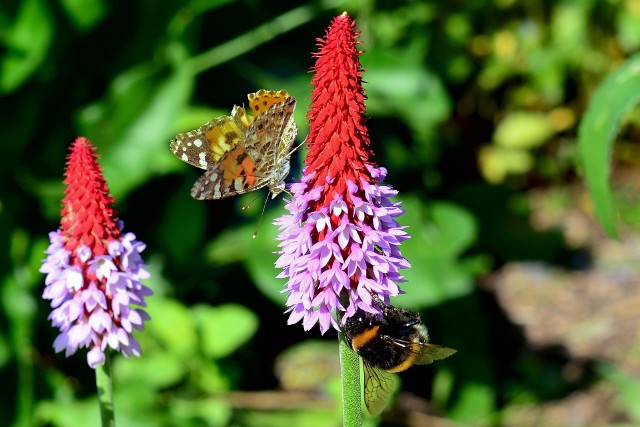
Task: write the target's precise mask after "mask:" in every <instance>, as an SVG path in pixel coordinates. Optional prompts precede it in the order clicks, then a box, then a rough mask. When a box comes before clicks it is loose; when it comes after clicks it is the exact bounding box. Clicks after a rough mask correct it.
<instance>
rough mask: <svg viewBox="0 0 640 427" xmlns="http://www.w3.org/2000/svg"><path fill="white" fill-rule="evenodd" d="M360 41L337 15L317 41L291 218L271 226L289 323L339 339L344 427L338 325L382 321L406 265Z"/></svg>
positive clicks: (348, 363) (353, 410) (348, 365)
mask: <svg viewBox="0 0 640 427" xmlns="http://www.w3.org/2000/svg"><path fill="white" fill-rule="evenodd" d="M358 36H359V32H358V31H356V30H355V22H354V21H353V20H352V19H351V18H350V17H349V15H348V14H347V13H346V12H345V13H343V14H341V15H339V16H337V17H336V18H335V19H334V20H333V21H332V23H331V25H330V26H329V28H328V30H327V33H326V35H325V37H323V38H322V39H318V47H319V50H318V52H316V53H315V54H314V57H315V58H316V63H315V65H314V66H313V68H312V71H313V72H314V76H313V78H312V85H313V93H312V97H311V106H310V108H309V112H308V114H307V118H308V119H309V125H310V129H309V135H308V137H307V144H308V145H309V153H308V154H307V157H306V160H305V167H304V169H303V173H302V179H301V182H299V183H294V184H293V185H291V187H290V191H291V194H292V198H291V200H289V201H288V202H287V205H286V209H287V210H288V211H289V214H287V215H284V216H282V217H281V218H279V219H277V220H276V222H275V224H276V225H278V226H279V228H280V235H279V240H280V241H281V242H280V251H279V252H278V253H279V254H280V257H279V258H278V260H277V261H276V267H278V268H282V272H281V273H280V275H279V276H278V277H282V278H287V279H288V280H287V284H286V289H285V290H284V292H287V293H288V299H287V306H288V310H287V312H288V313H289V319H288V323H289V324H294V323H297V322H302V325H303V327H304V329H305V330H309V329H311V328H312V327H313V326H314V325H316V324H317V325H318V326H319V328H320V332H321V333H323V334H324V333H325V332H326V331H327V330H329V329H331V328H334V329H336V330H338V331H339V333H340V336H341V339H340V355H341V362H342V368H343V370H342V373H343V399H344V401H343V404H344V406H343V408H344V411H345V425H349V426H352V425H353V426H355V425H360V424H361V414H360V412H361V410H360V408H361V405H360V377H359V359H358V357H357V355H356V354H355V353H354V352H353V351H351V350H350V349H349V347H348V344H347V343H346V342H345V340H344V337H343V336H342V332H341V329H342V326H343V325H344V323H345V321H346V320H347V319H348V318H349V317H351V316H353V315H354V314H355V313H356V312H358V310H363V311H365V312H368V313H374V314H378V315H381V314H382V313H381V309H380V306H379V304H376V303H374V300H373V295H375V296H376V297H378V298H380V299H381V300H382V301H384V302H385V303H388V302H389V297H391V296H396V295H398V294H400V293H401V292H402V291H401V290H400V288H399V286H398V283H400V282H403V281H404V279H403V277H402V276H401V275H400V270H401V269H403V268H407V267H409V262H408V261H407V260H406V259H405V258H404V257H403V256H402V255H401V253H400V249H399V246H400V243H401V242H402V241H404V240H405V239H407V238H408V237H409V236H408V235H407V233H406V232H405V231H404V227H401V226H400V225H399V224H398V223H397V222H396V220H395V218H396V217H398V216H400V215H401V214H402V213H403V211H402V209H401V208H400V206H399V204H398V203H393V202H391V200H390V198H391V197H393V196H395V195H396V194H397V192H396V191H395V190H393V189H392V188H391V187H389V186H385V185H383V184H382V181H383V180H384V178H385V177H386V174H387V171H386V169H384V168H382V167H378V166H377V165H376V164H375V163H373V161H372V160H371V157H372V156H373V153H372V151H371V149H370V147H369V144H370V140H369V134H368V130H367V126H366V110H365V105H364V101H365V99H366V96H365V94H364V89H363V87H362V83H363V82H362V67H361V65H360V61H359V57H358V56H359V54H360V53H361V52H360V51H359V50H358V47H357V46H358V44H359V43H360V42H359V41H358ZM356 414H357V415H356ZM347 420H348V421H347Z"/></svg>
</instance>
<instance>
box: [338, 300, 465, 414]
mask: <svg viewBox="0 0 640 427" xmlns="http://www.w3.org/2000/svg"><path fill="white" fill-rule="evenodd" d="M373 300H374V302H375V303H376V304H377V305H378V306H379V307H380V309H381V310H382V316H378V315H376V314H373V313H368V312H365V311H363V310H358V311H357V312H356V313H355V314H354V315H353V316H351V317H350V318H348V319H347V320H346V322H345V325H344V334H345V338H346V340H347V343H348V344H349V346H350V347H351V348H352V349H353V350H354V351H355V352H356V353H357V354H358V356H360V358H361V359H362V364H363V367H364V403H365V405H366V407H367V410H368V411H369V413H370V414H371V415H374V416H375V415H378V414H380V413H381V412H382V410H383V409H384V407H385V406H386V405H387V402H388V401H389V398H390V397H391V394H392V393H393V391H394V388H395V387H394V384H395V381H394V378H393V376H392V375H391V373H395V372H402V371H404V370H405V369H408V368H410V367H411V366H413V365H426V364H429V363H432V362H433V361H434V360H439V359H444V358H445V357H449V356H451V355H452V354H454V353H455V352H456V350H454V349H452V348H447V347H442V346H439V345H436V344H430V343H429V335H428V333H427V328H426V326H425V325H424V324H423V323H422V321H421V320H420V315H419V314H418V313H416V312H415V311H411V310H407V309H404V308H396V307H393V306H391V305H386V304H385V303H384V302H383V301H382V300H381V299H380V298H379V297H378V296H377V295H373Z"/></svg>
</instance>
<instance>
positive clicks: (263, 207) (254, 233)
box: [253, 194, 269, 239]
mask: <svg viewBox="0 0 640 427" xmlns="http://www.w3.org/2000/svg"><path fill="white" fill-rule="evenodd" d="M254 200H255V199H254ZM267 201H269V195H268V194H267V197H265V199H264V205H262V212H261V213H260V219H259V220H258V225H256V231H254V232H253V238H254V239H255V238H256V237H258V229H259V228H260V223H262V217H263V216H264V210H265V209H266V208H267Z"/></svg>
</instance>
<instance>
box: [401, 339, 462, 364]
mask: <svg viewBox="0 0 640 427" xmlns="http://www.w3.org/2000/svg"><path fill="white" fill-rule="evenodd" d="M391 341H392V342H393V344H395V345H398V346H400V347H409V348H410V349H411V352H412V353H413V354H414V356H415V359H414V362H413V364H415V365H428V364H430V363H433V361H434V360H440V359H445V358H447V357H449V356H451V355H452V354H454V353H455V352H457V350H454V349H452V348H449V347H444V346H441V345H437V344H431V343H425V342H420V343H418V342H415V341H407V340H401V339H397V338H391Z"/></svg>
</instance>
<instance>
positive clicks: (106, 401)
mask: <svg viewBox="0 0 640 427" xmlns="http://www.w3.org/2000/svg"><path fill="white" fill-rule="evenodd" d="M104 355H105V361H104V365H100V366H98V367H97V368H96V386H97V389H98V402H99V403H100V419H101V420H102V427H115V425H116V420H115V417H114V411H113V383H112V381H111V351H110V350H109V349H108V348H107V349H106V350H105V352H104Z"/></svg>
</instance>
